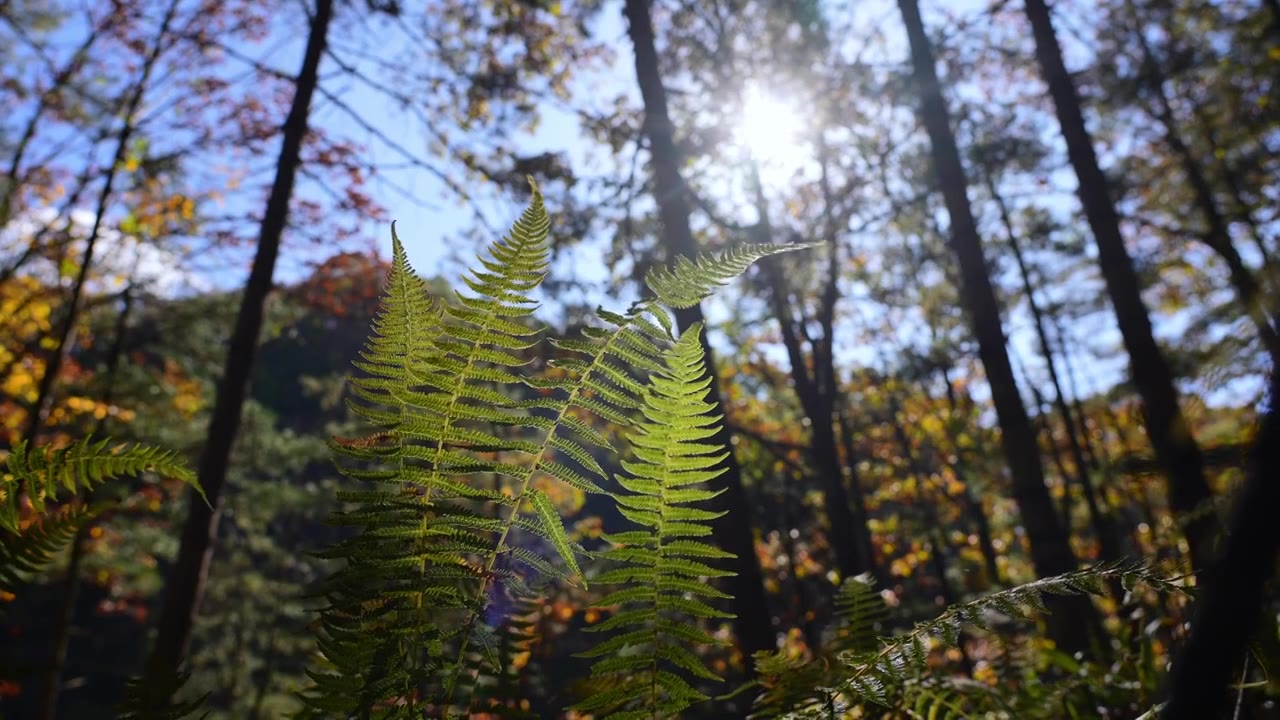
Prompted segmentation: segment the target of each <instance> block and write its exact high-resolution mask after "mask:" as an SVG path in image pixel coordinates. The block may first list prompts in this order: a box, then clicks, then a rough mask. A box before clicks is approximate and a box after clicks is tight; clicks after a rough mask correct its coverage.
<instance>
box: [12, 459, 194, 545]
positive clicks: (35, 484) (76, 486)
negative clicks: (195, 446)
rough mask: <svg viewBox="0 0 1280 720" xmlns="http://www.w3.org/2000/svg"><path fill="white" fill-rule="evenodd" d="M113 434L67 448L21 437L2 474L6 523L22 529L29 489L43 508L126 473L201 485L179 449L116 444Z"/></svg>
mask: <svg viewBox="0 0 1280 720" xmlns="http://www.w3.org/2000/svg"><path fill="white" fill-rule="evenodd" d="M110 445H111V441H110V440H99V441H97V442H94V441H93V440H92V439H91V438H87V437H86V438H84V439H82V440H80V441H79V442H77V443H75V444H73V445H70V446H68V447H65V448H62V449H57V450H55V449H52V448H44V447H37V448H29V447H28V445H27V443H26V441H22V442H19V443H18V444H17V445H16V446H14V448H13V449H12V450H10V451H9V456H8V457H7V458H6V459H5V470H6V471H5V473H4V475H3V476H2V477H0V529H4V530H8V531H10V532H13V533H17V532H18V531H19V527H18V503H19V496H21V495H23V494H25V495H26V497H27V498H28V499H29V500H30V502H31V509H32V510H33V511H34V512H35V513H37V514H39V513H43V512H44V510H45V507H46V505H47V504H48V503H49V502H51V501H54V500H57V499H58V498H59V494H60V493H63V495H64V496H74V495H75V494H76V493H77V492H79V491H81V490H90V489H92V488H94V487H96V486H98V485H101V484H103V483H105V482H107V481H108V480H112V479H115V478H117V477H120V476H123V475H139V474H141V473H144V472H155V473H160V474H161V475H165V476H166V477H171V478H175V479H178V480H182V481H183V482H185V483H187V484H189V485H191V486H192V487H194V488H195V489H196V490H197V491H199V492H201V494H203V492H202V491H200V486H199V484H197V483H196V478H195V474H194V473H192V472H191V470H190V469H189V468H188V467H187V465H186V463H185V462H184V461H183V460H182V458H181V456H179V455H178V453H175V452H169V451H166V450H160V449H157V448H152V447H147V446H144V445H133V446H128V445H115V446H111V447H109V446H110Z"/></svg>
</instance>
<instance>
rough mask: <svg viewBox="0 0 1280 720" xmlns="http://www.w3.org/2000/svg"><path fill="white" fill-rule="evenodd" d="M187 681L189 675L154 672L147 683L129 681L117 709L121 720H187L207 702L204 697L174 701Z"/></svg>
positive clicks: (201, 716)
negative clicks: (122, 699)
mask: <svg viewBox="0 0 1280 720" xmlns="http://www.w3.org/2000/svg"><path fill="white" fill-rule="evenodd" d="M190 678H191V674H190V673H185V672H176V671H174V672H168V673H157V674H156V675H155V676H154V677H153V678H152V679H151V680H150V681H143V680H141V679H133V680H129V682H128V684H127V686H126V687H125V700H124V702H123V703H121V704H120V706H119V707H118V708H116V710H117V711H118V712H119V718H120V720H189V718H191V717H192V716H194V715H195V714H196V713H197V712H199V711H200V708H201V707H202V706H203V705H204V703H205V700H207V699H208V694H205V695H203V696H201V697H199V698H196V699H195V700H189V701H174V700H173V697H174V696H175V695H177V694H178V692H179V691H180V690H182V687H183V686H184V685H186V683H187V680H189V679H190ZM207 716H208V713H205V714H203V715H200V716H199V717H200V718H205V717H207Z"/></svg>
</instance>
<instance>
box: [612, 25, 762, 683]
mask: <svg viewBox="0 0 1280 720" xmlns="http://www.w3.org/2000/svg"><path fill="white" fill-rule="evenodd" d="M623 12H624V14H625V15H626V17H627V21H628V27H627V33H628V35H629V36H630V38H631V42H632V45H633V46H634V50H635V67H636V79H637V81H638V84H639V86H640V95H641V97H642V99H643V101H644V108H645V121H644V130H645V133H646V135H647V137H648V139H649V153H650V156H651V162H652V166H653V182H654V196H655V199H656V201H657V204H658V214H659V217H660V218H661V221H662V232H663V239H664V242H665V243H666V245H667V248H668V250H669V251H670V253H671V255H672V257H673V258H674V257H675V256H679V255H683V256H685V257H689V258H692V257H694V256H695V255H696V254H697V243H696V242H695V241H694V238H693V232H692V230H691V229H690V225H689V215H690V208H689V201H688V198H687V196H686V194H685V190H684V181H683V179H682V178H681V177H680V156H679V151H678V150H677V149H676V144H675V133H674V128H673V127H672V124H671V116H670V113H669V112H668V110H667V90H666V88H665V87H664V86H663V83H662V73H661V70H660V68H659V66H658V52H657V47H656V44H655V40H654V31H653V19H652V18H651V17H650V14H649V2H648V0H626V2H625V6H624V11H623ZM675 315H676V322H677V323H678V324H679V326H680V327H681V328H682V329H683V328H687V327H689V326H690V325H693V324H694V323H698V322H702V319H703V317H702V308H701V307H700V306H697V305H695V306H693V307H691V308H687V309H684V310H677V311H676V313H675ZM702 349H703V352H704V353H705V354H706V356H707V370H708V372H709V373H710V374H711V378H712V382H711V395H710V396H709V400H710V402H712V403H713V404H714V405H715V406H716V407H717V408H721V410H719V412H722V413H723V407H724V403H723V399H722V397H721V395H720V384H719V377H718V372H717V369H716V364H715V356H714V354H713V353H712V350H711V346H710V344H709V343H708V341H707V338H706V336H705V335H704V336H703V339H702ZM712 442H714V443H717V444H719V445H721V446H723V447H726V448H732V447H733V444H732V442H731V437H730V433H729V431H728V429H727V427H724V426H722V428H721V430H720V432H719V433H718V434H717V435H716V436H715V437H714V438H713V439H712ZM723 468H724V473H723V474H721V475H720V476H719V477H718V478H717V479H716V480H715V481H714V482H713V485H714V486H716V489H717V490H723V491H724V492H723V493H722V494H721V496H720V498H721V499H720V504H721V508H722V509H724V510H726V511H727V512H726V513H725V515H724V516H722V517H721V518H720V519H719V520H717V521H716V528H715V537H716V539H717V540H718V542H719V543H720V544H721V546H722V547H723V548H724V549H725V550H726V551H728V552H731V553H733V554H734V555H736V556H737V560H736V561H735V564H734V570H735V572H736V573H737V574H736V575H735V576H734V577H732V578H729V579H728V582H727V583H726V584H727V585H728V587H729V592H730V593H731V594H732V595H733V596H734V610H735V613H736V617H735V618H734V631H735V633H736V634H737V637H738V644H739V646H740V647H741V649H742V652H743V654H744V655H746V656H747V657H751V655H752V654H754V653H755V652H758V651H761V650H765V651H769V652H772V651H773V650H774V649H775V648H776V647H777V640H776V639H775V635H774V632H773V627H772V622H771V620H770V615H769V604H768V599H767V597H766V595H765V590H764V576H763V574H762V573H761V571H760V563H759V561H758V560H757V559H756V549H755V537H754V533H753V530H752V527H751V504H750V501H749V499H748V497H747V493H746V489H745V488H744V487H743V485H742V468H741V467H740V466H739V465H738V459H737V457H736V456H735V455H734V454H733V453H732V452H730V453H729V454H728V457H726V458H725V461H724V463H723ZM747 672H748V674H754V668H753V667H752V666H751V663H750V662H748V663H747Z"/></svg>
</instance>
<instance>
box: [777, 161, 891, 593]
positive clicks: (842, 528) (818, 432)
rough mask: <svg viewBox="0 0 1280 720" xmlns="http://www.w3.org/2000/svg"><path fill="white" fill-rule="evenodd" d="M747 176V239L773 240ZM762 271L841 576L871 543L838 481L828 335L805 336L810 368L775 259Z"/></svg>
mask: <svg viewBox="0 0 1280 720" xmlns="http://www.w3.org/2000/svg"><path fill="white" fill-rule="evenodd" d="M752 181H753V184H754V186H755V194H756V211H757V214H758V215H759V217H760V220H759V221H758V222H757V223H756V225H755V226H754V227H753V228H752V234H753V235H754V236H755V237H753V238H752V239H753V241H755V242H758V243H765V244H768V243H774V242H776V240H775V238H774V237H773V226H772V225H771V224H770V222H769V208H768V205H767V203H766V201H765V198H764V190H763V187H762V185H761V183H760V178H759V175H758V174H757V173H756V172H755V171H754V170H753V172H752ZM832 253H833V256H832V258H831V264H830V266H829V268H828V272H829V274H828V282H827V283H826V288H825V289H824V301H825V304H824V308H823V313H822V316H823V317H822V318H821V321H822V322H823V323H824V329H826V331H827V332H831V327H832V320H831V318H832V317H833V316H834V310H835V303H836V300H837V299H838V297H839V296H838V294H836V291H837V289H838V285H837V284H836V282H835V281H834V280H835V277H836V276H835V273H837V272H838V267H839V265H838V262H837V258H836V256H835V255H834V253H835V249H834V248H833V249H832ZM761 266H762V268H763V272H764V275H765V277H766V278H767V279H768V283H769V287H768V289H767V292H768V296H769V303H770V305H771V306H772V308H773V314H774V316H775V317H776V318H777V320H778V326H779V329H780V330H781V333H782V343H783V346H784V347H785V348H786V350H787V359H788V361H789V363H790V365H791V378H792V381H793V383H794V389H795V392H796V395H797V396H798V397H799V399H800V406H801V407H802V408H803V409H804V413H805V416H806V417H807V418H808V419H809V434H810V447H811V449H812V453H811V454H812V457H813V466H814V470H815V476H816V479H817V480H818V481H819V483H820V486H821V488H822V497H823V509H824V510H825V511H826V513H827V523H828V528H827V532H828V534H829V535H828V537H829V538H830V542H831V547H832V549H833V550H834V551H835V556H836V566H837V568H838V569H839V570H840V575H841V576H842V577H853V576H854V575H858V574H860V573H864V572H868V571H870V570H871V569H872V568H871V565H870V564H869V563H868V562H867V558H865V557H864V554H863V553H862V552H860V548H864V547H869V546H870V545H871V540H870V537H871V534H870V531H869V530H868V529H867V526H866V522H865V521H863V519H862V517H861V515H862V512H861V511H862V507H861V506H859V507H858V513H857V514H855V511H854V510H853V509H852V507H851V506H850V504H849V494H848V492H847V491H846V490H845V486H844V472H843V467H842V466H841V463H840V454H839V450H838V449H837V446H836V437H835V422H836V420H835V402H836V387H835V366H834V360H833V358H832V356H831V355H830V354H829V353H828V352H827V351H826V348H828V347H830V346H831V345H832V341H831V340H832V339H831V338H830V337H829V336H826V337H823V338H821V340H820V341H819V342H812V341H811V342H810V343H809V345H810V348H811V349H812V351H813V352H812V355H813V357H812V371H811V370H810V358H809V357H808V355H807V354H806V353H805V350H804V347H803V343H802V338H801V333H802V328H803V325H804V322H805V318H803V317H800V318H797V317H796V316H795V315H796V313H795V311H794V310H793V308H792V305H791V302H790V299H789V298H790V287H789V283H788V282H787V280H786V278H785V277H784V274H783V272H782V268H781V267H780V266H779V263H778V261H777V259H774V258H766V259H765V260H764V261H762V262H761Z"/></svg>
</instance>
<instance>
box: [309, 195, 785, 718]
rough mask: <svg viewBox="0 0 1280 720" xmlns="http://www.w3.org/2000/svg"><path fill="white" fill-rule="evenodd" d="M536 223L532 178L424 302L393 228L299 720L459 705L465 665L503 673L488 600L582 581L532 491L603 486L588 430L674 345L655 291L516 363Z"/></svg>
mask: <svg viewBox="0 0 1280 720" xmlns="http://www.w3.org/2000/svg"><path fill="white" fill-rule="evenodd" d="M531 183H532V181H531ZM549 225H550V223H549V220H548V218H547V215H546V211H545V209H544V207H543V201H542V196H541V194H540V193H539V192H538V190H537V187H536V186H533V201H532V202H531V204H530V206H529V207H528V209H527V210H526V211H525V212H524V213H523V214H522V215H521V217H520V219H519V220H518V221H517V222H516V224H515V226H514V227H513V228H512V230H511V232H510V233H509V235H508V237H506V238H504V239H503V240H502V241H500V242H498V243H495V244H493V245H491V246H490V247H489V250H488V254H487V257H482V258H480V260H479V266H478V269H475V270H473V271H471V272H470V273H469V274H468V275H467V276H465V277H464V278H463V282H464V283H465V284H466V285H467V287H468V288H469V289H470V291H471V292H470V293H465V294H464V293H458V294H457V295H456V297H455V298H454V299H453V301H452V302H448V303H445V302H434V301H432V300H431V299H429V298H428V297H427V295H426V286H425V283H424V282H423V281H422V280H421V279H420V278H419V277H418V276H417V275H416V274H415V273H414V271H413V269H412V268H411V267H410V265H409V262H408V259H407V255H406V253H405V251H404V247H403V246H402V245H401V243H400V240H399V238H398V237H396V236H395V235H394V229H393V247H394V250H393V259H392V266H391V269H390V273H389V276H388V279H387V287H386V291H385V294H384V299H383V306H382V309H381V311H380V312H379V314H378V317H377V319H376V320H375V322H374V332H373V336H372V337H371V338H370V340H369V342H368V343H367V345H366V347H365V350H364V351H363V352H362V353H361V357H360V360H359V361H358V362H357V363H356V367H357V369H358V370H360V371H361V374H360V375H358V376H357V377H354V378H352V379H351V382H350V387H351V390H352V393H353V395H354V399H353V401H352V402H351V407H352V410H353V412H355V413H356V414H357V415H359V416H361V417H363V418H364V419H365V420H367V421H368V422H369V423H370V424H371V425H373V426H375V428H376V432H374V433H372V434H370V435H368V436H366V437H364V438H359V439H357V440H354V441H352V440H335V441H334V442H333V443H332V447H333V450H334V452H335V454H336V455H337V456H338V457H339V458H340V459H342V460H345V461H346V462H344V463H343V464H342V471H343V473H344V474H346V475H347V476H348V477H350V478H352V479H354V480H356V481H359V482H361V483H362V487H361V488H360V489H356V490H350V491H346V492H343V493H341V494H340V496H339V499H340V500H341V501H343V502H344V503H346V505H347V507H346V508H345V509H344V510H343V511H342V512H339V513H336V514H335V516H334V517H333V521H334V522H336V523H337V524H340V525H346V526H350V527H354V528H356V529H357V530H358V534H356V535H354V536H353V537H350V538H348V539H347V540H344V541H342V542H340V543H338V544H337V545H335V546H333V547H331V548H329V549H327V550H326V551H324V552H323V553H321V556H322V557H326V558H331V559H335V560H339V561H341V567H340V569H339V570H338V571H337V572H335V573H334V574H333V575H332V576H331V577H330V578H328V580H327V581H326V582H325V583H323V584H322V585H321V586H320V587H319V588H318V589H317V594H318V595H321V596H323V597H324V598H325V601H326V607H325V608H324V609H323V610H322V612H321V616H320V620H319V625H320V630H319V633H318V635H319V639H318V649H319V655H320V657H319V658H318V662H317V664H316V667H315V668H313V669H312V670H311V671H310V674H311V677H312V679H313V680H314V682H315V687H314V688H313V689H312V690H311V691H310V692H308V693H307V694H306V695H305V697H304V700H305V702H306V703H307V705H308V708H309V709H308V710H307V711H306V713H304V715H309V716H313V717H314V716H329V715H333V714H348V715H349V714H355V713H357V712H367V713H369V715H370V716H371V717H388V718H390V717H409V716H420V715H421V714H422V713H423V712H424V710H426V711H429V712H439V713H441V714H445V715H447V714H449V712H450V710H451V708H455V707H462V708H466V707H470V706H472V705H473V701H472V696H473V695H474V694H475V693H477V692H482V690H479V688H483V687H486V683H485V682H484V678H483V676H484V675H500V674H501V673H502V672H503V668H502V666H501V658H500V653H499V652H498V651H497V648H498V643H497V640H496V637H497V628H498V627H500V626H501V618H494V617H491V615H492V613H490V612H489V609H490V607H491V605H492V603H493V601H494V599H495V598H499V597H514V598H520V597H525V596H529V595H530V594H532V592H533V590H532V589H531V588H530V586H529V581H530V580H532V581H537V582H542V581H566V582H582V583H583V585H584V586H585V584H586V583H585V580H584V579H583V578H582V573H581V570H580V568H579V566H578V561H577V555H578V554H579V549H578V548H577V547H576V546H574V545H573V543H571V542H570V541H569V539H568V536H567V534H566V533H565V530H564V527H563V524H562V520H561V518H560V516H559V513H558V511H557V510H556V508H555V506H554V504H553V502H552V501H551V499H550V496H549V495H547V494H546V492H545V490H544V489H543V488H544V487H547V486H548V484H561V485H565V486H568V487H571V488H575V489H577V490H579V491H582V492H587V493H602V492H604V491H603V490H602V489H601V487H600V482H602V481H603V480H605V479H606V475H605V471H604V469H603V468H602V466H601V465H600V463H599V461H598V460H597V459H596V457H595V454H593V448H594V449H595V451H599V452H612V451H613V447H612V445H611V443H610V442H609V440H608V439H606V438H605V437H604V436H603V435H602V434H601V433H600V432H599V431H598V430H596V429H595V427H596V425H597V423H598V422H613V423H620V424H624V425H630V424H633V422H634V420H633V418H634V417H635V416H636V415H637V414H638V412H639V411H640V409H641V408H642V402H641V399H642V397H643V394H644V378H645V377H646V376H647V375H648V374H649V373H652V372H654V371H657V370H660V369H661V368H662V367H663V357H664V353H665V351H666V350H667V348H668V347H669V346H670V344H671V342H672V341H673V340H674V338H673V334H672V321H671V318H670V316H669V315H668V314H667V312H666V311H665V310H663V309H661V308H660V307H658V299H657V298H655V299H650V300H648V301H645V302H643V303H639V304H637V305H635V306H633V307H632V308H631V309H630V310H629V311H628V312H627V313H625V314H622V315H619V314H616V313H610V312H608V311H605V310H603V309H601V310H599V311H598V316H599V318H600V319H601V321H602V322H603V326H601V327H591V328H588V329H587V330H585V331H584V333H583V336H582V337H580V338H564V339H556V340H552V341H551V342H552V345H553V347H555V348H556V349H557V350H558V351H560V356H559V357H557V358H556V359H555V360H553V361H552V363H551V364H552V365H554V366H555V367H557V368H559V370H560V371H562V375H561V376H559V377H533V376H532V373H527V372H524V366H525V365H526V360H525V359H524V358H525V357H527V356H528V354H529V353H528V350H529V349H530V348H531V347H533V346H534V345H535V344H536V343H537V342H538V339H537V338H538V334H539V331H540V329H541V326H540V325H539V324H538V323H537V322H536V321H535V320H534V319H533V316H532V314H533V311H534V310H535V309H536V302H535V301H534V299H533V297H532V293H533V291H534V290H535V289H536V288H537V286H538V285H539V283H541V281H542V279H543V277H544V276H545V273H546V265H547V249H548V245H547V231H548V228H549ZM750 252H751V254H752V255H753V256H754V257H759V256H760V253H761V252H773V250H768V251H761V250H758V249H757V250H752V251H750ZM726 263H728V265H726ZM735 263H738V264H740V263H741V258H740V257H739V256H734V259H733V260H731V261H726V260H724V259H723V258H720V257H708V258H700V259H699V261H698V262H697V263H692V264H689V265H688V267H686V268H685V269H684V270H682V272H684V273H686V274H689V273H692V274H693V275H696V276H698V277H700V278H702V280H700V282H703V283H710V284H717V283H721V282H723V280H724V279H725V272H726V270H725V268H726V267H727V266H731V265H733V264H735ZM708 286H709V285H708ZM530 390H532V391H533V392H532V393H531V392H530ZM495 478H497V479H498V480H499V482H500V485H501V486H500V487H495V482H494V479H495Z"/></svg>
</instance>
